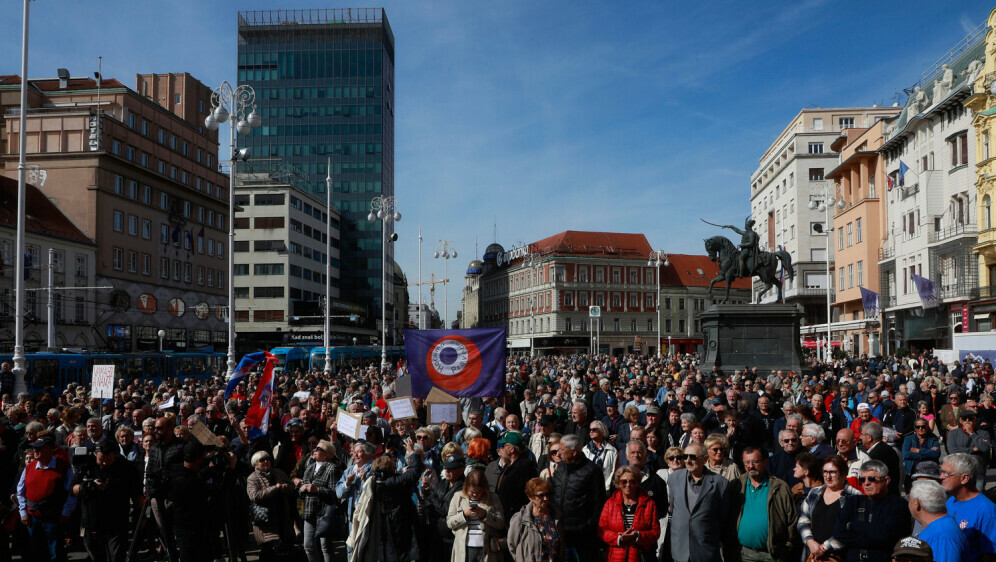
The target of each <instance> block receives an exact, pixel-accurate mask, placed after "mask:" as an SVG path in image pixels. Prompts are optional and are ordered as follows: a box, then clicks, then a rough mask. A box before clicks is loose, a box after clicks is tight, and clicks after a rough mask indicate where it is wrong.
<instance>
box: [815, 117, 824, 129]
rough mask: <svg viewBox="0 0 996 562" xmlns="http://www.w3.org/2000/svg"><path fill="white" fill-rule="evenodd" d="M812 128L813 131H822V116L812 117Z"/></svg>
mask: <svg viewBox="0 0 996 562" xmlns="http://www.w3.org/2000/svg"><path fill="white" fill-rule="evenodd" d="M813 130H814V131H822V130H823V118H822V117H814V118H813Z"/></svg>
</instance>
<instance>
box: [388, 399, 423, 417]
mask: <svg viewBox="0 0 996 562" xmlns="http://www.w3.org/2000/svg"><path fill="white" fill-rule="evenodd" d="M387 407H388V408H390V409H391V417H392V418H394V419H396V420H404V419H410V418H417V417H418V414H416V413H415V403H414V402H412V399H411V397H409V396H402V397H401V398H391V399H390V400H388V401H387Z"/></svg>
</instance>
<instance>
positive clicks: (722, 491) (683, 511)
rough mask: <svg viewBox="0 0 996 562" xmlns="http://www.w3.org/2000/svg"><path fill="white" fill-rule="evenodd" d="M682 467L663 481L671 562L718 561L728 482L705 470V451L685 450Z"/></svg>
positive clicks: (726, 512) (727, 504)
mask: <svg viewBox="0 0 996 562" xmlns="http://www.w3.org/2000/svg"><path fill="white" fill-rule="evenodd" d="M682 456H683V457H684V458H685V468H683V469H680V470H676V471H674V472H672V473H671V474H670V475H669V476H668V479H667V485H668V491H669V502H670V507H671V511H670V518H671V533H670V534H671V558H672V559H673V560H674V562H713V561H715V560H719V559H720V547H721V545H720V540H721V537H722V536H723V533H724V532H726V528H727V520H728V517H729V507H730V501H729V499H730V498H729V493H728V487H729V481H728V480H727V479H726V478H724V477H722V476H720V475H718V474H716V473H714V472H712V471H709V470H706V467H705V463H706V457H707V455H706V451H705V448H704V447H702V445H700V444H698V443H692V444H691V445H689V446H687V447H685V453H684V455H682Z"/></svg>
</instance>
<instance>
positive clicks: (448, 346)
mask: <svg viewBox="0 0 996 562" xmlns="http://www.w3.org/2000/svg"><path fill="white" fill-rule="evenodd" d="M425 368H426V372H428V373H429V378H431V379H432V382H433V383H435V385H436V386H438V387H439V388H441V389H443V390H448V391H450V392H456V391H459V390H464V389H466V388H468V387H470V385H472V384H474V382H475V381H476V380H477V376H478V375H480V374H481V352H480V350H479V349H477V345H475V344H474V342H472V341H470V340H469V339H467V338H465V337H463V336H457V335H449V336H443V337H442V338H439V339H438V340H436V343H434V344H432V346H431V347H430V348H429V354H428V357H426V361H425Z"/></svg>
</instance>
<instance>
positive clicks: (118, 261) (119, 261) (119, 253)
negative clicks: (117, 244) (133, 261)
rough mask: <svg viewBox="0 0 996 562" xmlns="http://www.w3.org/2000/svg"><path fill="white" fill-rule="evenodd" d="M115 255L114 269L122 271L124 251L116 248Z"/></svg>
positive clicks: (113, 252) (113, 253)
mask: <svg viewBox="0 0 996 562" xmlns="http://www.w3.org/2000/svg"><path fill="white" fill-rule="evenodd" d="M112 255H113V260H114V263H113V266H114V269H117V270H121V269H124V250H122V249H121V248H114V249H113V251H112Z"/></svg>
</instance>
